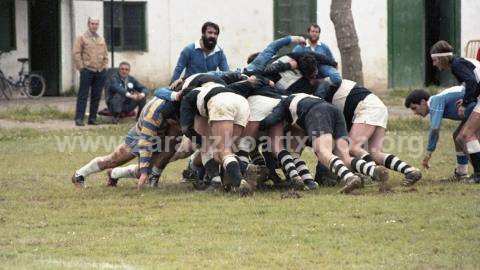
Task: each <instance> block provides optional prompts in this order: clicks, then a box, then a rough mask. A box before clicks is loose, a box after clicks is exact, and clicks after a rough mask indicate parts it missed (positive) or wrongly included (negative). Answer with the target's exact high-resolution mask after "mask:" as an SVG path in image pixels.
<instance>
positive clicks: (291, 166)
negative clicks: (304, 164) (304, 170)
mask: <svg viewBox="0 0 480 270" xmlns="http://www.w3.org/2000/svg"><path fill="white" fill-rule="evenodd" d="M278 160H279V161H280V164H281V165H282V168H283V170H284V172H285V175H286V176H287V177H289V178H290V179H293V178H295V177H298V176H299V175H298V172H297V169H296V167H295V163H293V157H292V156H291V155H290V153H289V152H288V151H287V150H285V149H284V150H282V151H280V153H278Z"/></svg>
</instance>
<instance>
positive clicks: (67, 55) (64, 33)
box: [60, 0, 77, 93]
mask: <svg viewBox="0 0 480 270" xmlns="http://www.w3.org/2000/svg"><path fill="white" fill-rule="evenodd" d="M70 3H71V0H61V5H60V55H61V57H60V65H61V69H62V71H61V79H60V83H61V84H60V92H61V93H63V92H66V91H73V90H74V89H73V85H74V77H76V76H75V75H77V73H76V72H74V70H73V68H72V67H73V58H72V48H73V46H72V44H73V43H72V41H73V40H72V38H73V37H72V19H71V18H72V17H71V12H70V11H71V6H70Z"/></svg>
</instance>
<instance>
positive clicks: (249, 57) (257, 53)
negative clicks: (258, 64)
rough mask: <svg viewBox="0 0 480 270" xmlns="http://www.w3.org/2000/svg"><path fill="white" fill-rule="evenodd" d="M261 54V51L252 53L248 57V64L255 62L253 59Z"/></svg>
mask: <svg viewBox="0 0 480 270" xmlns="http://www.w3.org/2000/svg"><path fill="white" fill-rule="evenodd" d="M259 54H260V52H256V53H252V54H250V55H249V56H248V58H247V64H250V63H252V62H253V60H255V58H257V56H258V55H259Z"/></svg>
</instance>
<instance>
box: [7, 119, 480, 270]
mask: <svg viewBox="0 0 480 270" xmlns="http://www.w3.org/2000/svg"><path fill="white" fill-rule="evenodd" d="M391 124H392V125H391V130H392V131H391V132H389V133H388V137H389V140H388V144H389V145H387V146H388V148H389V149H391V150H392V151H395V152H396V153H397V154H398V155H399V156H400V157H402V158H404V159H405V160H407V161H408V162H411V163H412V164H413V165H415V166H417V167H418V166H419V162H420V159H421V155H420V156H419V155H418V152H419V151H420V152H421V151H422V150H421V149H423V148H424V147H423V144H422V143H424V141H422V140H426V136H427V134H426V133H425V132H422V129H423V128H425V127H426V125H425V123H424V122H423V121H418V120H408V119H407V120H395V121H392V123H391ZM453 127H454V125H453V124H446V125H444V130H443V132H442V135H441V140H440V143H439V145H440V147H439V149H438V151H437V152H435V153H434V157H433V160H432V164H431V165H432V169H430V170H429V171H424V179H423V180H422V181H421V182H419V183H418V185H416V186H415V187H414V188H403V187H400V186H399V183H400V180H401V177H400V175H399V174H396V173H392V174H391V178H392V180H393V183H394V188H393V192H392V193H388V194H385V193H380V192H378V190H377V187H376V186H375V185H372V186H367V187H366V188H365V189H363V190H361V191H360V194H357V195H355V196H354V195H340V194H338V193H337V191H338V188H322V189H320V190H319V191H315V192H302V195H303V197H302V198H300V199H281V193H280V192H257V193H256V194H255V195H254V196H253V197H251V198H239V197H238V195H235V194H223V193H220V194H205V193H202V192H196V191H193V190H192V188H191V187H190V186H188V185H186V184H181V183H179V179H180V173H181V170H182V169H183V167H184V161H179V162H177V163H174V164H171V165H169V167H167V170H166V172H165V173H164V174H163V176H162V184H161V187H160V188H159V189H155V190H151V189H150V190H149V189H146V190H143V191H137V190H136V189H135V182H134V181H131V180H130V181H125V182H122V183H120V186H119V187H117V188H107V187H105V180H106V176H105V174H104V173H101V174H97V175H94V176H92V177H90V178H88V181H87V184H88V188H87V189H85V190H81V191H78V190H75V189H74V187H73V185H72V184H71V183H70V176H71V175H72V173H73V171H74V170H75V169H76V168H78V167H79V166H81V165H83V164H84V163H86V162H87V161H89V160H90V159H91V158H93V157H94V156H97V155H102V154H106V153H107V152H108V149H103V148H102V147H100V148H99V149H97V150H96V151H89V152H83V151H80V150H79V149H78V148H79V147H73V148H71V149H69V148H68V147H65V146H62V145H61V143H62V141H63V140H64V139H65V138H66V137H65V136H67V138H73V137H75V136H77V137H81V138H84V139H85V138H87V139H88V138H90V139H91V140H93V141H95V139H96V138H101V137H102V136H107V137H108V138H110V137H111V138H114V139H112V142H111V144H112V145H114V144H115V143H116V142H118V141H119V140H121V139H122V137H123V135H124V134H125V133H126V131H127V130H128V128H129V126H128V125H120V126H118V127H106V128H102V129H96V130H83V131H75V132H72V131H38V130H34V129H9V130H2V129H0V153H1V154H0V170H1V172H2V173H1V174H0V236H1V237H0V269H13V268H15V269H157V268H168V269H171V268H174V269H184V268H197V269H203V268H207V267H208V268H213V269H225V268H227V269H231V268H238V269H244V268H245V269H257V268H262V269H270V268H277V269H278V268H282V269H285V268H287V269H338V268H358V269H377V268H384V269H475V268H477V269H478V268H479V265H480V248H479V247H480V209H479V205H480V186H479V185H465V184H441V183H439V182H438V180H439V179H440V178H444V177H446V176H449V175H450V174H451V172H452V169H453V166H454V164H455V156H454V153H455V152H454V149H453V144H452V142H451V139H450V133H451V132H450V131H451V130H452V128H453ZM399 142H403V143H399ZM62 147H63V148H65V152H64V153H61V152H59V149H60V148H62ZM306 158H307V160H308V161H309V164H310V167H311V168H314V163H313V160H312V155H311V154H307V155H306Z"/></svg>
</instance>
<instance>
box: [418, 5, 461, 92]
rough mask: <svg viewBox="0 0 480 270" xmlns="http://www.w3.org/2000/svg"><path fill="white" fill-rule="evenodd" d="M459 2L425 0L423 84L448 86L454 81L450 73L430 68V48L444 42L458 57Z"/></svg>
mask: <svg viewBox="0 0 480 270" xmlns="http://www.w3.org/2000/svg"><path fill="white" fill-rule="evenodd" d="M460 2H461V1H459V0H426V1H425V16H426V18H425V21H426V32H425V35H426V36H425V49H426V63H425V64H426V66H425V84H426V85H437V86H450V85H453V84H456V80H455V78H454V77H453V75H452V74H451V72H450V71H439V70H438V69H436V68H434V67H433V66H432V59H431V57H430V52H429V50H430V47H431V46H432V45H433V44H435V42H437V41H439V40H446V41H447V42H448V43H450V44H451V45H452V46H453V48H454V49H455V54H456V55H460V51H461V49H460Z"/></svg>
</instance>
